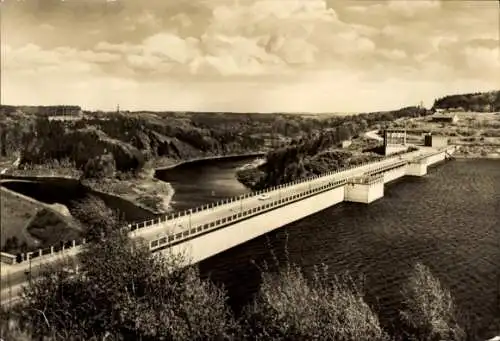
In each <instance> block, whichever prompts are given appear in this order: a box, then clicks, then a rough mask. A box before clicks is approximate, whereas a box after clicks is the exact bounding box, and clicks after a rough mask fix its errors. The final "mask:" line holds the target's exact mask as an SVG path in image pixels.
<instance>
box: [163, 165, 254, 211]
mask: <svg viewBox="0 0 500 341" xmlns="http://www.w3.org/2000/svg"><path fill="white" fill-rule="evenodd" d="M255 159H256V158H255V157H254V158H246V159H242V160H237V161H235V160H225V161H204V162H199V163H187V164H184V165H181V166H179V167H176V168H174V169H172V170H160V171H157V173H156V177H157V178H159V179H161V180H164V181H167V182H169V183H171V184H172V186H173V187H174V189H175V195H174V197H173V198H172V199H173V200H172V202H171V204H172V208H173V209H174V210H179V211H181V210H185V209H189V208H193V207H197V206H201V205H204V204H208V203H211V202H215V201H218V200H221V199H224V198H228V197H232V196H236V195H240V194H243V193H247V192H250V190H249V189H247V188H246V187H245V186H243V185H242V184H241V183H240V182H239V181H238V180H236V170H237V169H238V168H239V167H241V166H243V165H245V164H248V163H250V162H251V161H252V160H255Z"/></svg>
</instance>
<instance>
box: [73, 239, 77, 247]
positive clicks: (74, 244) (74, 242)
mask: <svg viewBox="0 0 500 341" xmlns="http://www.w3.org/2000/svg"><path fill="white" fill-rule="evenodd" d="M72 244H73V247H75V246H76V240H74V239H73V242H72Z"/></svg>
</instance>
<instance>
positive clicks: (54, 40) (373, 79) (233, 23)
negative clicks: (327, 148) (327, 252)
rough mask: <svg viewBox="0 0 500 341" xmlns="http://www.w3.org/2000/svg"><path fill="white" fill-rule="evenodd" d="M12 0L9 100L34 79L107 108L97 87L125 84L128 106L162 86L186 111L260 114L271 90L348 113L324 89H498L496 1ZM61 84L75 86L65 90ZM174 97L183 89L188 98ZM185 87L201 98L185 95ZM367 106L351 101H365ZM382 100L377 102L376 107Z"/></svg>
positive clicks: (6, 15) (6, 65)
mask: <svg viewBox="0 0 500 341" xmlns="http://www.w3.org/2000/svg"><path fill="white" fill-rule="evenodd" d="M16 3H17V2H16ZM16 3H14V2H12V3H9V4H8V6H5V7H4V8H3V9H2V10H3V13H2V19H3V37H2V38H3V39H2V54H3V58H2V79H3V80H5V81H6V82H4V83H3V84H6V85H5V87H6V89H7V94H9V96H11V98H16V96H15V95H14V92H13V90H12V89H13V88H14V85H13V84H16V85H15V87H16V89H21V88H23V87H25V88H26V89H32V88H33V89H34V87H35V85H36V86H39V85H40V84H43V85H42V86H45V88H48V87H50V88H53V90H51V89H44V92H43V93H44V94H45V95H46V96H47V98H51V99H55V98H58V96H56V95H55V94H57V91H56V89H59V91H60V92H61V93H64V94H66V95H69V94H68V91H73V90H71V89H74V91H76V94H75V95H74V96H75V98H78V96H80V98H82V101H83V99H86V97H83V96H87V95H82V93H83V94H85V93H88V94H89V95H88V96H89V97H88V98H91V99H92V100H91V101H90V100H89V101H90V102H94V103H102V104H103V105H104V103H107V100H104V99H99V98H98V96H99V94H101V95H102V96H104V97H108V98H114V99H113V100H111V99H110V101H115V102H116V101H117V100H118V98H117V96H121V95H120V94H119V93H116V92H112V91H111V90H109V89H108V88H106V87H104V86H103V85H102V84H107V85H109V86H110V88H111V87H115V88H116V86H117V84H127V85H126V86H124V87H123V89H124V90H123V91H131V92H133V91H135V92H137V93H141V94H142V95H141V96H135V95H132V94H131V93H127V98H128V99H129V100H131V99H133V100H136V101H138V102H140V103H145V100H144V99H143V98H146V97H147V98H149V100H150V101H151V102H155V103H156V102H158V103H161V101H164V100H165V97H164V96H163V95H162V94H163V93H164V91H163V90H158V89H163V88H165V89H167V88H168V89H169V91H172V92H173V93H175V96H174V97H175V98H170V99H169V102H168V103H165V105H166V106H167V105H174V104H173V103H174V102H175V103H178V105H179V106H180V107H184V106H188V105H189V100H188V99H189V98H192V99H193V102H192V103H193V104H192V105H193V106H198V105H202V104H203V103H205V104H204V105H206V106H207V107H210V106H215V107H217V106H218V105H223V104H224V103H225V105H227V106H228V108H229V107H231V108H234V107H235V106H237V104H228V103H240V104H239V105H241V106H246V107H252V108H253V107H255V105H254V104H252V103H253V102H254V101H255V100H257V99H259V100H258V106H260V107H262V108H264V107H266V108H271V107H276V108H278V107H279V106H280V105H281V106H282V107H287V106H288V104H285V103H283V101H285V99H284V98H285V97H287V96H286V95H283V93H284V92H283V91H289V92H291V93H293V94H294V95H292V96H291V98H290V99H289V102H290V103H294V105H291V106H290V107H292V108H294V107H300V106H306V105H309V106H310V107H311V108H312V107H314V108H316V109H314V110H319V108H320V107H323V108H330V107H331V108H334V107H337V106H345V107H350V108H352V107H353V105H354V104H353V103H348V102H349V101H347V100H346V99H341V98H337V99H336V100H334V99H333V98H334V96H331V92H329V91H328V89H335V91H338V92H342V91H343V90H342V87H343V86H345V91H344V93H345V94H346V95H345V96H347V97H349V96H355V93H356V90H355V89H356V88H359V89H366V90H360V92H362V93H363V94H364V96H367V98H371V99H370V101H372V103H373V105H374V106H378V105H382V102H380V101H379V100H376V101H375V99H374V98H375V97H376V95H374V94H373V93H372V90H370V89H374V88H376V89H379V90H377V91H379V92H380V91H382V89H386V88H385V86H380V84H381V82H385V81H386V80H387V79H391V80H392V81H391V82H392V83H391V84H393V85H397V86H406V87H407V88H408V89H411V88H412V85H411V84H412V83H411V82H409V81H408V80H412V81H414V82H416V83H417V82H418V84H426V85H427V86H429V84H432V86H429V88H432V89H440V87H439V86H438V85H439V84H442V86H441V88H442V89H455V85H454V84H460V87H461V88H464V89H465V87H466V84H470V89H471V91H475V90H474V89H473V87H474V86H487V85H490V86H496V87H498V75H499V73H498V72H499V68H500V66H499V65H498V61H499V59H498V58H499V57H498V53H499V52H498V16H497V15H496V14H495V13H496V12H495V11H496V10H497V5H496V4H488V2H477V1H473V2H467V1H425V0H419V1H414V0H408V1H404V0H395V1H375V0H370V1H358V0H356V1H349V0H344V1H332V0H287V1H286V6H284V5H283V4H284V1H283V0H238V1H232V0H231V1H230V0H218V1H211V0H210V1H209V0H189V1H188V0H175V1H174V0H142V1H136V0H116V1H113V2H107V1H104V0H94V1H91V2H89V1H81V0H78V1H77V0H66V1H65V2H64V3H62V2H53V1H52V2H50V1H49V2H39V1H36V0H25V1H24V2H22V3H21V2H19V3H17V4H16ZM4 5H5V4H3V5H2V6H4ZM312 75H314V76H312ZM353 75H354V76H353ZM72 82H75V84H78V86H77V87H76V88H73V87H72V86H69V84H73V83H72ZM316 82H319V83H320V84H323V85H322V88H321V89H322V90H318V91H316V90H315V91H306V90H305V89H306V88H308V89H312V88H314V87H315V85H314V84H316ZM37 84H38V85H37ZM208 84H209V85H210V86H209V87H207V86H208ZM303 84H307V85H303ZM346 84H349V86H347V85H346ZM387 84H389V83H387ZM132 85H133V86H132ZM375 85H376V87H375ZM419 86H420V85H419ZM85 87H89V88H90V87H94V88H96V89H99V92H96V93H95V95H90V93H93V92H92V91H83V92H82V91H81V90H82V89H84V88H85ZM416 87H417V85H415V88H416ZM146 88H147V89H148V91H150V92H151V93H148V95H147V96H146V95H144V94H145V91H146V90H141V89H146ZM9 89H10V90H9ZM61 89H63V90H61ZM120 89H121V88H120ZM180 89H184V90H182V91H181V90H180ZM214 89H218V91H220V92H221V93H222V94H225V95H226V94H229V93H230V94H231V96H232V97H231V99H228V98H227V96H226V97H224V96H222V97H219V96H218V95H215V92H214V91H215V90H214ZM224 89H226V90H224ZM228 89H231V91H229V90H228ZM236 89H239V90H238V91H236ZM284 89H286V90H284ZM387 89H388V88H387ZM2 91H4V90H2ZM186 91H192V96H189V95H187V94H186ZM195 91H200V92H201V91H204V92H206V94H207V95H203V94H201V93H200V94H197V95H195V94H194V92H195ZM373 91H375V90H373ZM387 91H390V90H387ZM407 91H408V92H412V91H411V90H407ZM28 92H29V93H35V90H29V91H27V93H28ZM418 92H420V90H419V91H418ZM424 92H425V91H424ZM240 93H241V94H240ZM415 93H417V92H415ZM425 93H427V92H425ZM154 94H157V95H154ZM208 94H210V95H208ZM245 94H246V95H245ZM349 94H350V95H349ZM9 96H7V97H5V98H6V99H7V101H8V100H9ZM72 96H73V95H72ZM151 96H153V97H154V96H158V100H155V99H154V98H153V97H151ZM356 96H357V95H356ZM380 96H381V98H384V99H386V97H385V95H384V96H382V95H380ZM401 96H402V97H404V98H406V96H405V95H403V94H401ZM415 96H417V94H415ZM33 97H36V98H40V95H33ZM277 98H279V99H280V100H276V99H277ZM370 101H362V102H364V103H366V105H369V103H370ZM90 102H89V103H90ZM195 102H196V105H195V104H194V103H195ZM389 102H390V101H389V100H388V99H386V103H387V106H390V103H389ZM179 103H183V104H179ZM210 103H211V104H210ZM328 103H329V104H328ZM391 103H392V102H391ZM358 104H359V103H358ZM106 105H107V104H106ZM326 111H328V110H326Z"/></svg>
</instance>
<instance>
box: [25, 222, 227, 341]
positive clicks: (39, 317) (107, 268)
mask: <svg viewBox="0 0 500 341" xmlns="http://www.w3.org/2000/svg"><path fill="white" fill-rule="evenodd" d="M79 258H80V259H79V263H80V266H79V271H78V273H77V274H73V275H71V274H68V273H67V272H65V271H54V269H50V271H47V272H46V273H44V274H43V275H42V276H41V277H39V278H38V279H37V280H35V281H34V283H33V285H32V286H31V287H29V288H27V289H26V291H25V294H24V299H23V304H22V306H21V307H20V308H21V309H20V321H22V322H24V323H23V327H28V326H29V327H30V329H31V330H30V332H31V333H32V334H33V336H34V337H41V336H51V337H52V339H53V340H67V339H70V337H71V338H73V339H75V340H76V339H81V340H89V339H91V338H93V337H96V338H99V339H101V338H103V337H105V336H106V337H107V340H113V339H114V340H158V339H162V338H163V339H166V340H179V341H184V340H200V341H201V340H230V339H231V338H232V335H233V334H234V332H235V330H236V328H235V325H236V324H235V322H234V319H232V317H231V314H230V312H229V309H228V308H227V306H226V297H225V294H224V291H222V290H220V289H218V288H216V287H215V286H214V285H212V284H210V283H209V282H205V281H202V280H201V279H200V277H199V276H198V274H197V272H196V270H195V269H193V268H190V267H187V268H181V267H179V266H178V265H177V262H178V261H180V260H179V259H174V258H169V260H167V259H166V258H163V257H155V256H153V255H152V254H151V253H150V252H149V250H148V249H147V248H146V247H144V246H143V245H141V244H140V243H134V242H132V241H131V240H130V239H129V238H128V237H127V236H126V235H125V234H123V233H121V232H117V231H116V232H113V233H111V234H110V235H109V236H106V237H105V238H102V239H100V240H99V241H98V242H95V243H89V244H88V245H86V247H85V250H84V251H83V253H82V254H81V256H80V257H79Z"/></svg>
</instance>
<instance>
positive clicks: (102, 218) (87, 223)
mask: <svg viewBox="0 0 500 341" xmlns="http://www.w3.org/2000/svg"><path fill="white" fill-rule="evenodd" d="M71 214H72V215H73V217H75V218H76V219H77V220H78V221H80V222H81V223H82V224H83V227H84V228H85V231H84V237H85V238H86V239H87V240H89V241H92V240H95V239H99V238H101V237H102V236H106V235H108V234H109V233H110V232H111V231H113V230H114V229H115V228H116V227H117V226H119V224H120V219H119V217H118V215H117V213H115V212H113V211H112V210H111V209H110V208H109V207H108V206H106V204H105V203H104V201H102V200H101V199H99V198H98V197H96V196H92V195H89V196H87V197H85V198H84V199H83V200H80V201H78V202H75V203H74V204H73V207H72V208H71Z"/></svg>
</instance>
